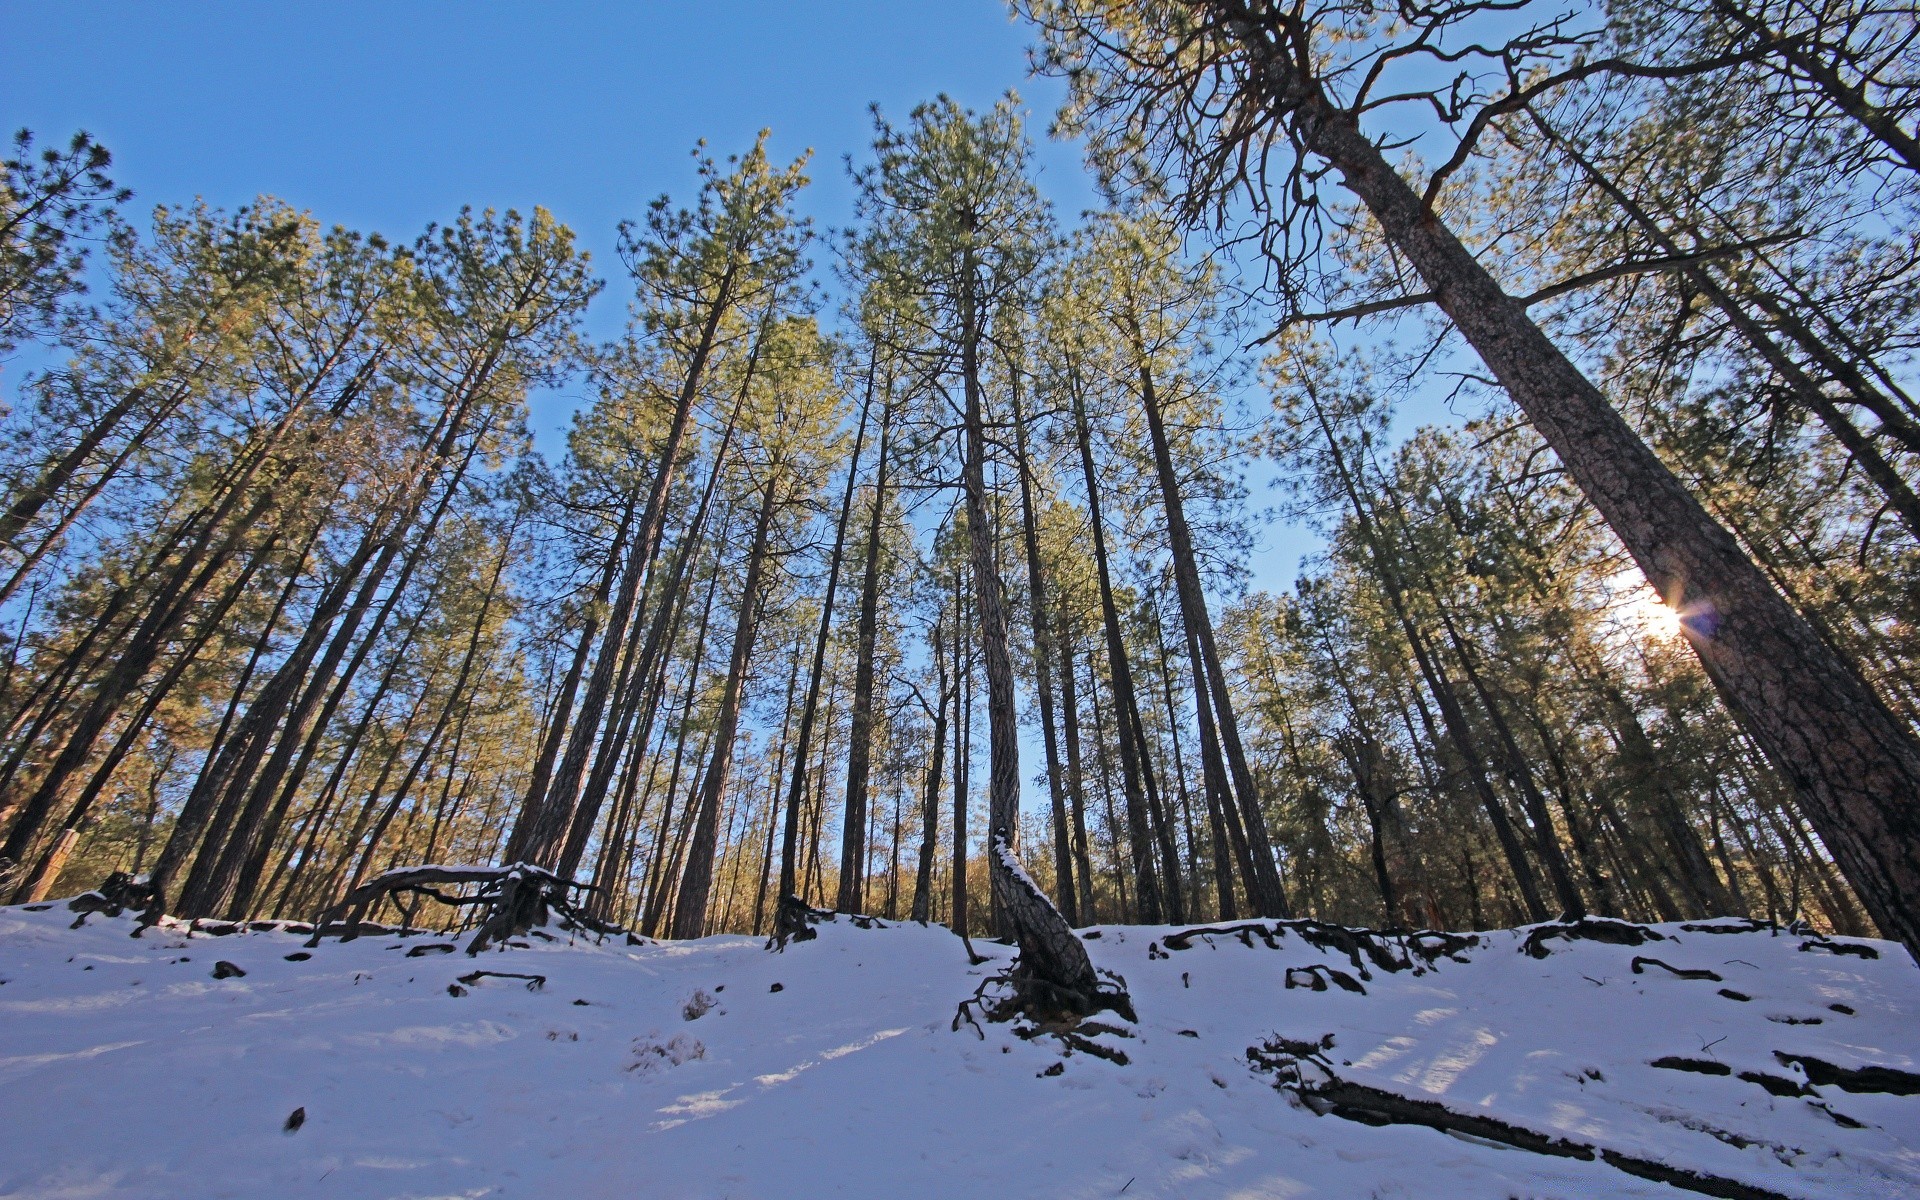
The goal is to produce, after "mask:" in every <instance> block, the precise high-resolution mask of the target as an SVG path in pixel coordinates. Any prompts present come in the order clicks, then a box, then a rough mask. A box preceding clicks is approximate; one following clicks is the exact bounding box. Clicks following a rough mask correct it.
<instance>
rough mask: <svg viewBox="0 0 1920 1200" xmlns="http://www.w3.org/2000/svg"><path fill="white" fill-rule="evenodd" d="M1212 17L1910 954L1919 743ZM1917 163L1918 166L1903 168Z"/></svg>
mask: <svg viewBox="0 0 1920 1200" xmlns="http://www.w3.org/2000/svg"><path fill="white" fill-rule="evenodd" d="M1211 7H1212V8H1213V9H1214V10H1215V11H1216V12H1217V13H1218V14H1219V15H1220V16H1221V17H1222V18H1224V19H1225V21H1226V23H1227V26H1228V28H1229V29H1230V31H1231V32H1232V33H1233V35H1234V36H1235V37H1236V39H1238V40H1239V41H1240V42H1241V44H1242V45H1243V46H1244V48H1245V50H1246V52H1247V54H1248V56H1249V59H1250V65H1251V67H1252V69H1253V74H1254V84H1253V85H1254V86H1256V87H1259V88H1260V89H1261V90H1262V92H1263V93H1264V96H1265V98H1266V99H1267V101H1268V103H1269V104H1270V106H1271V108H1272V110H1273V112H1274V113H1275V115H1276V116H1278V117H1280V118H1281V119H1283V120H1284V121H1285V122H1286V124H1287V126H1288V128H1289V130H1290V131H1291V133H1292V136H1293V137H1294V138H1295V139H1296V140H1297V142H1298V143H1299V144H1300V145H1301V146H1302V147H1304V148H1305V149H1306V150H1307V151H1309V152H1310V153H1312V154H1315V155H1317V156H1319V157H1321V158H1324V159H1326V160H1327V161H1328V162H1329V163H1331V164H1332V166H1333V168H1334V169H1335V170H1337V171H1338V172H1339V173H1340V175H1341V177H1342V180H1343V182H1344V183H1345V185H1346V187H1347V188H1348V189H1349V190H1350V191H1352V192H1353V193H1354V195H1355V196H1357V197H1358V198H1359V199H1360V200H1361V202H1362V203H1364V204H1365V205H1366V207H1367V209H1368V210H1369V211H1370V212H1371V213H1372V214H1373V216H1374V218H1375V220H1376V221H1377V222H1378V223H1379V225H1380V228H1381V230H1382V232H1383V233H1384V234H1385V236H1386V238H1387V240H1388V241H1389V242H1391V243H1392V244H1393V246H1394V247H1395V248H1396V249H1397V250H1398V251H1399V252H1400V254H1402V255H1403V256H1404V257H1405V259H1406V261H1407V262H1408V264H1409V265H1411V266H1412V267H1413V269H1414V270H1415V271H1417V272H1418V273H1419V274H1420V276H1421V277H1422V279H1423V280H1424V281H1425V282H1426V284H1427V287H1428V290H1429V291H1430V292H1431V293H1432V294H1433V296H1434V298H1435V303H1437V304H1438V305H1439V307H1440V309H1441V310H1442V311H1443V312H1445V313H1446V315H1447V316H1448V317H1449V318H1450V319H1451V320H1452V321H1453V323H1454V325H1455V327H1456V328H1458V329H1459V330H1460V332H1461V334H1462V335H1463V336H1464V337H1465V338H1466V339H1467V341H1468V342H1469V343H1470V344H1471V345H1472V346H1473V347H1474V349H1475V350H1476V351H1477V352H1478V353H1479V354H1480V357H1481V359H1482V360H1483V361H1484V362H1485V363H1486V364H1487V366H1488V368H1489V369H1490V370H1491V371H1492V372H1493V374H1494V376H1495V377H1496V378H1497V379H1499V381H1500V382H1501V384H1502V385H1503V386H1504V387H1505V388H1506V390H1507V392H1508V394H1509V395H1510V396H1512V398H1513V400H1514V402H1515V403H1516V404H1518V405H1519V406H1520V408H1521V409H1522V411H1524V412H1525V413H1526V415H1527V417H1528V419H1529V420H1530V421H1531V423H1532V424H1533V427H1534V428H1535V429H1536V430H1537V431H1538V432H1539V433H1540V435H1541V436H1542V437H1543V438H1544V439H1545V440H1546V442H1547V444H1548V445H1549V446H1550V447H1552V449H1553V451H1554V453H1555V454H1556V455H1557V456H1558V457H1559V459H1560V461H1561V462H1562V463H1563V464H1564V465H1565V466H1566V468H1567V471H1568V473H1569V475H1571V477H1572V478H1573V480H1574V482H1575V483H1576V484H1577V485H1578V486H1579V487H1580V489H1581V491H1582V492H1584V493H1585V494H1586V496H1587V498H1588V500H1589V501H1591V502H1592V503H1593V505H1594V507H1595V508H1596V509H1598V510H1599V512H1600V514H1601V516H1602V517H1603V518H1605V520H1606V521H1607V523H1608V525H1610V526H1611V527H1612V528H1613V531H1614V532H1615V533H1616V534H1617V535H1618V536H1619V537H1620V540H1621V541H1622V542H1623V543H1624V544H1625V545H1626V547H1627V550H1628V552H1629V553H1630V554H1632V555H1633V558H1634V561H1635V562H1636V563H1637V564H1638V565H1639V567H1640V569H1641V571H1642V572H1643V573H1644V574H1645V575H1646V577H1647V579H1648V580H1649V581H1650V582H1651V583H1652V584H1653V586H1654V590H1656V591H1657V592H1659V594H1660V596H1661V598H1662V599H1664V600H1665V601H1666V602H1667V603H1668V604H1670V605H1672V606H1673V607H1674V608H1676V609H1678V610H1679V611H1680V612H1681V613H1682V614H1683V626H1684V632H1685V636H1686V638H1687V641H1688V642H1689V643H1690V644H1691V645H1692V646H1693V648H1694V650H1695V652H1696V653H1697V654H1698V655H1699V657H1700V662H1701V665H1702V667H1703V668H1704V669H1705V670H1706V673H1707V675H1708V677H1709V678H1710V679H1711V680H1712V681H1713V683H1714V686H1715V687H1716V688H1717V689H1718V690H1719V692H1720V694H1721V696H1722V697H1723V698H1724V699H1725V700H1726V702H1727V705H1728V707H1729V708H1731V709H1732V710H1733V711H1734V712H1735V713H1736V714H1738V716H1739V717H1740V719H1741V721H1742V722H1743V723H1744V724H1745V725H1746V727H1747V728H1748V729H1749V730H1750V731H1751V732H1752V734H1753V736H1754V738H1755V740H1756V741H1757V742H1758V743H1759V744H1760V746H1761V748H1762V749H1763V750H1764V751H1765V752H1766V755H1767V757H1768V759H1769V760H1771V761H1772V763H1773V764H1774V766H1775V768H1776V769H1778V770H1779V771H1780V773H1781V774H1782V775H1784V776H1785V777H1786V778H1787V779H1788V780H1790V781H1791V782H1792V784H1793V787H1794V790H1795V792H1796V793H1797V794H1798V796H1799V797H1800V802H1801V804H1802V805H1803V806H1804V807H1805V809H1806V810H1807V813H1808V815H1809V816H1810V817H1811V818H1812V820H1813V823H1814V826H1815V828H1816V829H1817V830H1818V832H1819V833H1820V836H1821V838H1822V840H1824V841H1825V842H1826V844H1827V846H1828V848H1829V849H1830V850H1831V851H1832V853H1833V855H1834V857H1835V859H1836V860H1837V861H1838V862H1839V863H1840V864H1841V866H1842V868H1843V869H1844V870H1845V872H1846V875H1847V879H1848V881H1849V882H1850V883H1851V884H1852V885H1853V887H1854V890H1855V891H1856V892H1857V893H1858V894H1859V896H1860V898H1861V900H1862V901H1863V902H1864V903H1865V905H1866V907H1867V911H1868V914H1869V915H1870V916H1871V917H1872V919H1873V921H1874V923H1875V924H1876V925H1877V926H1879V928H1880V930H1881V932H1882V933H1884V934H1886V935H1887V936H1889V937H1892V938H1895V939H1897V940H1899V941H1901V942H1903V943H1904V944H1905V945H1906V946H1907V949H1908V951H1909V952H1910V953H1913V954H1914V955H1916V956H1917V957H1920V805H1916V804H1915V803H1914V801H1913V798H1914V796H1915V795H1920V741H1916V739H1915V737H1914V735H1913V732H1912V731H1911V730H1910V729H1908V728H1906V727H1904V726H1903V725H1902V724H1901V723H1900V722H1899V721H1898V720H1897V719H1896V718H1895V717H1894V716H1893V714H1892V713H1891V712H1890V711H1889V710H1888V708H1887V707H1886V705H1885V704H1884V703H1883V702H1882V701H1881V699H1880V698H1879V697H1878V696H1877V695H1875V694H1874V692H1873V690H1872V688H1871V687H1869V686H1868V685H1867V683H1866V682H1865V681H1864V680H1863V679H1862V678H1861V677H1860V675H1859V673H1858V672H1857V671H1855V670H1854V669H1853V668H1852V667H1851V666H1850V665H1849V664H1848V663H1846V662H1845V661H1844V660H1842V659H1841V658H1840V657H1839V655H1838V654H1836V653H1835V652H1834V651H1833V650H1832V649H1831V648H1829V647H1828V646H1827V645H1826V644H1825V643H1824V642H1822V641H1821V639H1820V637H1819V636H1818V634H1817V633H1815V631H1814V630H1813V628H1812V627H1811V626H1810V625H1809V624H1808V623H1807V621H1806V620H1805V619H1804V618H1802V617H1801V616H1800V615H1799V614H1798V613H1796V612H1795V611H1794V610H1793V608H1792V607H1791V606H1790V605H1789V604H1788V603H1787V602H1786V600H1784V599H1783V598H1782V597H1781V596H1780V594H1779V592H1777V591H1775V590H1774V588H1773V587H1772V585H1771V584H1769V583H1768V581H1767V578H1766V576H1765V575H1764V574H1763V573H1762V572H1761V571H1760V569H1759V568H1758V567H1756V566H1755V565H1754V563H1753V562H1752V560H1751V559H1749V558H1748V557H1747V556H1746V555H1745V554H1744V553H1743V552H1742V551H1741V549H1740V546H1739V544H1738V543H1737V542H1735V541H1734V539H1733V537H1732V535H1731V534H1729V533H1728V532H1727V531H1726V529H1724V528H1723V527H1722V526H1720V525H1719V524H1718V523H1717V522H1716V521H1715V520H1714V519H1713V518H1712V517H1711V516H1710V515H1708V513H1707V512H1706V510H1705V509H1703V508H1702V507H1701V506H1700V503H1699V501H1698V500H1696V499H1695V498H1694V497H1693V496H1692V495H1691V494H1690V493H1689V492H1688V491H1687V490H1686V488H1685V487H1684V486H1683V485H1682V484H1681V483H1680V481H1679V480H1678V479H1677V478H1676V477H1675V476H1674V474H1673V472H1672V471H1670V470H1668V468H1667V466H1666V465H1665V464H1664V463H1662V462H1661V461H1660V459H1659V458H1658V457H1657V456H1656V455H1655V454H1654V453H1653V451H1652V449H1651V448H1649V447H1648V445H1647V444H1646V442H1644V441H1643V440H1641V438H1640V437H1639V435H1637V434H1636V433H1634V431H1633V430H1632V428H1631V427H1629V426H1628V425H1627V423H1626V421H1625V420H1624V419H1623V418H1622V417H1621V416H1620V414H1619V412H1618V411H1616V410H1615V409H1614V408H1613V406H1612V405H1610V404H1609V403H1608V402H1607V400H1606V397H1605V396H1603V395H1601V393H1600V391H1599V390H1598V389H1597V388H1595V387H1594V385H1593V384H1592V383H1591V382H1590V381H1589V380H1588V379H1587V378H1586V376H1584V375H1583V374H1581V372H1580V370H1579V368H1577V367H1575V366H1574V365H1573V363H1572V362H1571V361H1569V360H1568V359H1567V357H1566V356H1565V355H1564V354H1562V353H1561V352H1560V349H1559V347H1557V346H1555V345H1554V344H1553V342H1552V341H1551V340H1550V339H1549V338H1548V337H1547V336H1546V334H1545V333H1543V332H1542V331H1541V329H1540V328H1539V326H1537V325H1536V324H1534V322H1533V321H1532V320H1531V319H1530V318H1529V317H1528V316H1527V313H1526V307H1525V305H1524V304H1523V303H1522V302H1521V301H1520V300H1518V299H1516V298H1515V297H1512V296H1509V295H1508V294H1507V293H1506V292H1504V291H1503V290H1502V289H1501V288H1500V285H1499V284H1498V283H1497V282H1496V281H1495V280H1494V278H1493V276H1492V275H1491V274H1489V273H1488V272H1487V270H1486V268H1485V267H1483V266H1481V265H1480V263H1479V261H1478V260H1477V259H1475V257H1474V256H1473V253H1472V252H1471V251H1469V250H1468V249H1467V248H1466V247H1465V246H1464V245H1462V244H1461V243H1460V241H1459V240H1458V239H1457V238H1456V237H1454V235H1453V234H1452V232H1451V231H1450V230H1448V229H1447V228H1446V227H1445V226H1444V225H1442V224H1441V223H1440V222H1439V221H1437V220H1436V219H1435V218H1434V216H1433V214H1432V213H1430V212H1429V211H1427V210H1426V209H1425V208H1424V207H1423V206H1422V204H1421V202H1420V198H1419V197H1418V196H1417V195H1416V194H1415V193H1414V191H1413V189H1412V188H1411V187H1410V186H1409V185H1408V183H1407V181H1406V180H1405V179H1403V178H1402V177H1401V176H1400V175H1399V174H1398V173H1397V172H1396V171H1395V170H1394V169H1393V167H1392V166H1391V164H1389V163H1388V162H1387V160H1386V157H1385V156H1384V155H1383V154H1382V153H1381V151H1380V148H1379V147H1378V146H1376V145H1375V144H1374V143H1373V142H1372V141H1371V140H1369V139H1368V138H1367V136H1366V135H1365V134H1364V133H1362V132H1361V130H1360V127H1359V124H1358V121H1357V120H1356V119H1355V117H1354V116H1353V114H1351V113H1348V112H1345V111H1342V110H1340V109H1338V108H1336V107H1335V106H1334V105H1333V103H1332V102H1331V101H1330V100H1329V99H1328V98H1327V96H1326V94H1325V92H1324V91H1323V90H1322V89H1321V88H1320V86H1319V84H1318V81H1316V80H1314V79H1312V78H1311V77H1309V76H1307V75H1306V74H1304V73H1303V72H1302V71H1301V70H1300V69H1299V67H1298V60H1296V59H1295V58H1294V57H1293V55H1292V54H1291V53H1290V51H1289V48H1288V47H1287V46H1285V45H1282V44H1277V43H1276V42H1275V40H1274V38H1273V35H1274V33H1275V30H1274V29H1272V28H1270V27H1269V26H1268V23H1267V22H1265V21H1262V20H1261V19H1259V18H1258V17H1256V16H1254V15H1253V13H1252V12H1251V10H1250V9H1249V7H1248V6H1247V5H1246V4H1245V3H1244V2H1242V0H1211ZM1916 161H1920V159H1916Z"/></svg>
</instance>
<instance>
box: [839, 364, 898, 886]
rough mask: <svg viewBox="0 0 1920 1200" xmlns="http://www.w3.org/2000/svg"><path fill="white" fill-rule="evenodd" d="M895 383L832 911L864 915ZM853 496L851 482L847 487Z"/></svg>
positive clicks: (867, 580) (870, 544) (883, 411)
mask: <svg viewBox="0 0 1920 1200" xmlns="http://www.w3.org/2000/svg"><path fill="white" fill-rule="evenodd" d="M892 422H893V395H892V380H888V381H887V392H886V395H885V396H884V397H883V399H882V400H881V402H880V462H879V463H878V465H877V466H876V468H875V470H874V477H873V511H872V512H871V513H869V514H868V517H867V550H866V562H865V563H864V564H863V566H862V568H861V572H860V628H859V634H858V637H857V640H856V644H855V650H854V665H853V711H852V715H851V723H850V727H849V729H848V733H847V792H846V804H845V806H844V808H843V810H842V817H841V821H840V892H839V897H838V899H836V900H835V902H834V907H835V908H837V909H839V910H840V911H841V912H849V913H851V912H861V911H863V909H864V908H865V899H866V887H867V842H866V836H865V835H866V825H867V780H868V776H869V774H870V773H871V771H872V759H873V653H874V644H875V643H876V642H877V641H878V640H879V620H880V557H881V555H882V554H883V553H885V551H884V549H883V548H882V546H881V545H880V535H881V531H882V523H883V521H884V520H885V518H886V509H887V452H888V448H889V447H888V435H889V434H890V433H891V432H892ZM848 490H849V492H851V490H852V481H851V480H849V481H848Z"/></svg>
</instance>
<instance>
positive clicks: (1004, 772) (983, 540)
mask: <svg viewBox="0 0 1920 1200" xmlns="http://www.w3.org/2000/svg"><path fill="white" fill-rule="evenodd" d="M963 280H964V282H963V285H962V287H961V295H960V310H961V311H960V326H961V334H960V374H961V381H962V383H963V385H964V391H965V405H964V409H963V421H964V425H965V430H964V436H965V445H964V459H963V462H962V465H961V483H962V489H963V491H964V492H965V494H966V511H967V550H968V555H967V557H968V562H969V565H970V566H971V568H972V570H971V572H970V574H971V575H972V576H973V599H974V627H975V629H976V631H977V632H978V634H979V637H980V658H981V665H982V666H983V667H984V668H985V671H986V677H987V834H988V837H989V838H996V837H998V838H1004V839H1005V841H1006V853H1005V854H993V855H989V857H988V860H987V882H988V884H989V886H990V887H991V889H992V896H993V911H994V913H995V915H996V917H997V916H999V915H1001V914H1004V913H1006V906H1007V904H1008V903H1010V902H1013V889H1014V888H1015V880H1014V877H1013V874H1012V873H1010V868H1009V866H1008V864H1009V862H1011V861H1012V859H1011V856H1012V855H1013V854H1014V853H1017V852H1018V850H1019V845H1018V842H1017V840H1016V839H1017V837H1018V834H1019V828H1020V740H1019V733H1018V730H1017V729H1016V728H1015V711H1014V693H1013V656H1012V654H1011V653H1010V652H1009V651H1008V648H1007V607H1006V585H1005V583H1004V582H1003V581H1002V580H1001V578H1000V569H999V563H998V556H997V555H996V554H995V551H994V536H993V535H994V526H993V521H992V517H991V516H990V515H989V513H988V511H987V475H986V464H987V430H986V416H985V411H984V397H983V396H982V395H981V387H980V339H981V336H982V330H981V315H982V314H981V313H980V312H979V311H978V309H977V308H976V291H977V289H979V288H980V280H979V278H978V274H977V270H976V268H975V266H974V264H973V261H972V258H971V254H969V257H968V259H967V262H966V266H965V268H964V271H963ZM1047 907H1048V909H1049V910H1050V911H1055V910H1053V909H1052V905H1051V904H1049V905H1048V906H1047ZM1055 917H1056V919H1057V918H1058V912H1057V911H1055ZM1061 923H1062V924H1063V925H1064V924H1065V922H1064V921H1063V922H1061ZM963 932H964V928H963ZM1056 982H1058V981H1056Z"/></svg>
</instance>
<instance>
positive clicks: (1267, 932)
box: [1149, 920, 1480, 979]
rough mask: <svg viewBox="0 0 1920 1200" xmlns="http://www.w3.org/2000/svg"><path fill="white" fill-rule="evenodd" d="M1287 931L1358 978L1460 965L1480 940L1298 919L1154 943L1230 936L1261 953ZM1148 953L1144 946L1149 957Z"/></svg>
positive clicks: (1184, 945) (1208, 929) (1186, 932)
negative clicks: (1349, 966)
mask: <svg viewBox="0 0 1920 1200" xmlns="http://www.w3.org/2000/svg"><path fill="white" fill-rule="evenodd" d="M1288 933H1293V934H1296V935H1298V936H1299V937H1300V938H1301V940H1303V941H1305V942H1306V943H1307V944H1308V945H1310V946H1313V947H1315V948H1316V949H1320V950H1337V951H1339V952H1340V953H1342V954H1345V955H1346V956H1347V957H1348V959H1349V960H1351V961H1352V963H1353V967H1354V970H1356V971H1358V972H1359V974H1360V978H1362V979H1371V978H1372V977H1373V976H1372V975H1371V974H1370V973H1369V971H1368V969H1367V968H1368V964H1369V963H1371V964H1372V965H1373V966H1375V967H1378V968H1379V969H1381V970H1383V971H1388V972H1394V971H1406V970H1412V971H1414V972H1415V973H1416V974H1417V973H1419V972H1421V971H1423V970H1425V969H1426V968H1428V967H1431V966H1433V964H1434V963H1435V962H1436V961H1437V960H1439V959H1440V958H1442V957H1447V958H1452V959H1454V960H1455V961H1456V962H1461V961H1465V960H1463V959H1461V958H1459V954H1460V952H1461V951H1463V950H1468V949H1471V948H1472V947H1474V946H1477V945H1479V944H1480V939H1479V938H1478V937H1475V936H1474V935H1473V934H1463V933H1443V932H1441V931H1439V930H1434V929H1421V930H1396V929H1383V930H1374V929H1351V928H1348V927H1347V926H1345V925H1328V924H1326V923H1324V922H1321V921H1306V920H1298V921H1246V922H1242V923H1241V924H1238V925H1201V926H1196V927H1195V928H1192V929H1182V930H1179V931H1178V932H1175V933H1170V934H1167V935H1166V936H1165V937H1163V938H1161V939H1160V945H1162V946H1165V947H1166V949H1167V950H1169V951H1173V950H1188V949H1191V948H1192V947H1193V942H1194V939H1195V938H1200V939H1203V940H1207V941H1209V942H1210V941H1211V940H1212V939H1213V938H1215V937H1233V938H1237V939H1238V940H1239V942H1240V944H1241V945H1243V946H1247V947H1249V948H1251V947H1252V946H1253V940H1254V938H1256V937H1257V938H1259V939H1260V940H1261V941H1262V942H1264V943H1266V946H1267V949H1269V950H1278V949H1279V948H1280V942H1279V940H1278V939H1280V938H1282V937H1284V936H1286V935H1287V934H1288ZM1152 949H1153V948H1152V947H1149V956H1150V957H1151V956H1152Z"/></svg>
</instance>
